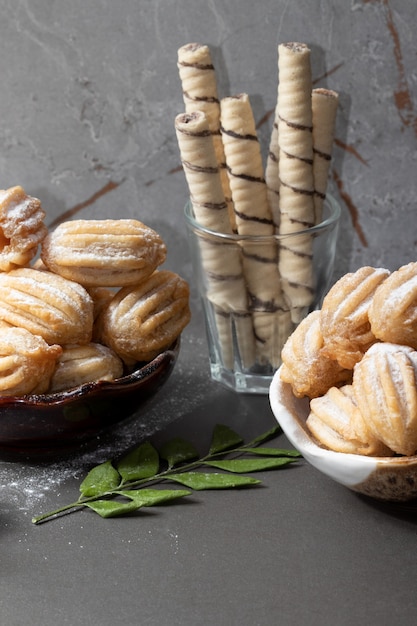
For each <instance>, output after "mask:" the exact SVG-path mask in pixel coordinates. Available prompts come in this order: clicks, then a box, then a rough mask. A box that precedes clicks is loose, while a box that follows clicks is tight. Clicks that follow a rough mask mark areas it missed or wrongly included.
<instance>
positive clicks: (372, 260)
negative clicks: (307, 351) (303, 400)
mask: <svg viewBox="0 0 417 626" xmlns="http://www.w3.org/2000/svg"><path fill="white" fill-rule="evenodd" d="M0 8H1V11H2V13H1V15H2V19H1V20H0V50H1V54H0V72H1V77H2V80H1V86H2V89H1V98H0V119H1V124H0V145H1V150H0V187H2V188H7V187H10V186H12V185H18V184H19V185H22V186H23V187H24V188H25V190H26V191H27V192H28V193H30V194H31V195H34V196H37V197H38V198H40V199H41V201H42V204H43V206H44V208H45V210H46V212H47V223H48V224H53V223H54V222H56V220H59V219H62V218H64V217H73V216H77V217H79V218H92V217H94V218H105V217H130V216H132V217H135V218H138V219H141V220H142V221H144V222H145V223H147V224H149V225H150V226H152V227H154V228H155V229H156V230H158V231H159V232H160V233H161V235H162V236H163V237H164V239H165V240H166V242H167V245H168V258H167V262H166V267H168V268H170V269H173V270H174V271H177V272H178V273H180V274H182V275H183V276H184V277H185V278H187V279H190V281H191V282H192V272H191V269H192V268H191V265H190V261H189V257H188V250H187V245H186V235H185V229H184V224H183V221H182V210H183V206H184V203H185V201H186V198H187V187H186V183H185V179H184V176H183V173H182V170H181V167H180V158H179V152H178V146H177V143H176V138H175V132H174V118H175V115H176V114H177V113H180V112H182V110H183V104H182V95H181V86H180V82H179V78H178V72H177V67H176V57H177V49H178V48H179V47H180V46H181V45H183V44H185V43H188V42H192V41H197V42H201V43H207V44H209V45H210V47H211V49H212V53H213V59H214V63H215V66H216V69H217V72H218V81H219V87H220V92H221V95H222V96H223V95H231V94H234V93H239V92H242V91H245V92H247V93H249V95H250V98H251V103H252V106H253V109H254V113H255V117H256V120H257V122H258V125H259V126H258V128H259V137H260V140H261V142H262V145H263V147H264V149H266V147H267V145H268V141H269V135H270V130H271V123H272V117H271V114H272V111H273V109H274V107H275V102H276V90H277V80H278V76H277V45H278V44H279V43H281V42H285V41H303V42H306V43H308V44H309V45H310V46H311V49H312V64H313V77H314V81H315V85H317V86H326V87H329V88H332V89H335V90H336V91H338V92H339V94H340V109H339V114H338V119H337V131H336V142H335V148H334V153H333V162H332V173H331V178H332V182H333V184H334V186H335V188H336V193H337V195H338V197H339V199H340V201H341V205H342V210H343V218H342V228H341V232H340V236H339V245H338V256H337V265H336V272H335V275H336V276H337V275H338V274H342V273H344V272H346V271H349V270H353V269H356V268H357V267H359V266H361V265H365V264H369V265H379V266H385V267H388V268H390V269H395V268H396V267H398V266H400V265H401V264H404V263H407V262H409V261H411V260H415V252H416V241H417V230H416V220H415V209H416V196H417V177H416V154H417V150H416V147H417V146H416V143H417V73H416V69H415V61H416V50H417V48H416V41H415V25H416V18H415V2H414V0H361V1H360V0H357V1H356V0H351V1H349V2H345V1H342V0H336V1H326V0H325V1H322V0H295V1H289V0H285V1H284V0H260V1H259V2H253V0H228V1H227V2H226V1H225V0H209V1H205V2H202V1H201V0H193V2H190V1H189V0H188V1H187V0H175V1H174V0H152V1H149V0H123V2H122V3H117V2H111V1H110V0H95V1H94V2H92V1H91V0H73V1H72V2H71V3H64V2H59V1H57V0H56V1H51V0H30V1H29V0H17V1H16V0H0ZM192 308H193V320H192V322H191V324H190V326H189V327H188V328H187V329H186V331H185V332H184V335H183V342H182V350H181V356H180V359H179V362H178V364H177V367H176V369H175V371H174V373H173V375H172V377H171V379H170V380H169V382H168V384H167V386H166V387H165V388H164V389H163V390H162V391H161V393H160V395H159V396H158V397H157V398H156V400H155V403H154V404H153V405H152V406H151V407H150V409H149V412H148V413H147V416H146V420H144V421H143V420H139V421H138V422H137V423H134V424H133V425H132V424H129V425H128V426H121V427H119V428H118V429H115V431H114V432H112V433H110V434H106V435H103V436H102V437H101V438H100V439H99V440H98V441H97V442H96V443H97V446H94V447H93V448H92V449H90V450H80V451H79V453H78V454H76V455H74V456H72V457H70V458H66V459H62V460H58V461H56V462H53V463H47V464H38V463H36V464H35V463H32V462H26V463H25V462H20V463H14V462H8V461H0V531H1V536H0V542H1V543H0V545H1V555H2V556H1V563H2V565H1V587H0V621H1V623H3V624H8V625H11V626H22V625H26V624H31V625H32V624H33V625H35V626H38V625H39V626H50V625H51V626H52V625H55V624H68V625H71V626H78V625H80V626H81V625H89V624H103V626H106V625H107V624H118V623H124V624H141V625H145V624H150V625H153V624H159V625H161V626H165V625H167V626H168V624H170V625H172V624H178V625H181V626H188V625H191V624H193V625H194V624H204V625H205V626H212V625H213V626H215V625H216V626H217V625H223V624H224V625H226V624H227V625H228V626H229V625H235V624H236V625H238V624H239V626H254V625H258V626H267V625H268V626H269V625H271V624H275V623H276V624H280V625H286V624H300V625H303V626H304V624H305V625H306V626H307V625H308V626H316V625H317V626H319V625H320V626H321V625H322V624H327V623H332V624H335V626H348V625H350V624H353V623H364V621H365V620H366V622H367V623H369V624H372V625H373V624H380V625H383V624H389V623H393V622H394V621H395V622H396V623H399V624H406V623H411V620H412V619H414V616H415V606H416V600H415V583H414V580H415V558H414V555H415V549H416V526H415V517H414V516H413V515H405V514H402V513H400V512H398V511H396V510H394V509H390V508H388V507H384V506H382V505H377V504H376V503H373V502H369V501H367V500H364V499H362V498H360V497H358V496H356V495H355V494H353V493H352V492H349V491H348V490H346V489H344V488H342V487H340V486H338V485H336V484H334V483H332V482H331V481H330V480H329V479H326V478H325V477H323V476H321V475H319V474H318V473H317V472H316V471H315V470H313V469H312V468H310V467H308V466H306V465H305V464H303V463H301V464H300V466H299V467H297V468H295V467H294V468H291V469H289V470H288V471H287V470H285V471H283V472H282V473H272V474H268V473H264V474H263V475H262V479H263V482H264V487H262V488H260V489H256V490H252V491H251V492H250V493H248V492H247V491H237V492H233V494H232V493H230V492H221V493H212V492H206V493H205V494H204V496H201V497H200V496H199V497H198V498H195V499H194V500H193V502H192V503H190V504H189V505H187V506H179V505H178V506H175V505H174V506H171V507H169V509H168V510H164V511H162V510H156V509H155V511H154V512H151V513H148V514H146V515H145V514H143V515H140V516H133V517H129V518H126V519H117V520H99V519H98V518H96V517H95V516H93V515H90V514H88V513H87V512H82V513H77V514H75V515H73V516H68V517H65V518H62V519H60V520H59V521H54V522H52V523H51V524H47V525H44V526H39V527H35V526H33V525H32V524H31V517H32V516H33V515H36V514H38V513H40V512H42V511H44V510H49V509H51V508H54V507H55V506H56V504H57V502H58V503H60V502H63V503H64V502H69V501H72V500H73V499H74V496H76V495H77V489H78V484H79V480H80V478H81V477H82V476H83V475H84V473H85V471H86V470H87V469H88V468H89V467H91V465H93V464H95V463H98V462H100V461H101V460H106V459H107V458H109V457H112V456H114V455H117V454H118V453H120V452H121V451H123V450H125V449H126V448H127V447H129V446H130V445H132V444H133V443H135V442H137V441H141V440H143V439H144V438H147V437H148V436H154V437H156V439H157V440H163V439H165V438H168V437H169V436H176V435H177V434H181V435H184V436H186V437H189V438H191V439H193V440H194V441H195V443H196V444H197V445H198V446H200V447H204V446H205V445H206V444H207V440H208V437H209V433H210V430H211V427H212V426H213V424H214V423H216V422H218V421H223V422H224V421H227V423H229V424H230V425H231V426H234V427H236V429H237V430H240V431H241V432H242V434H243V435H244V436H250V435H251V434H254V433H257V432H259V429H266V428H268V427H270V426H271V425H272V424H273V423H274V419H273V416H272V413H271V411H270V408H269V404H268V400H267V398H266V397H248V396H237V395H235V394H233V393H232V392H230V391H227V390H224V389H223V388H220V387H219V386H218V385H216V384H215V383H213V382H211V381H210V379H209V373H208V362H207V348H206V344H205V336H204V328H203V322H202V318H201V311H200V307H199V303H198V301H197V297H196V294H195V293H194V290H193V294H192ZM277 443H278V444H279V445H286V442H285V438H283V436H280V437H279V438H278V439H277Z"/></svg>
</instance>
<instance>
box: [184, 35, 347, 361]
mask: <svg viewBox="0 0 417 626" xmlns="http://www.w3.org/2000/svg"><path fill="white" fill-rule="evenodd" d="M178 70H179V76H180V80H181V84H182V91H183V100H184V105H185V112H183V113H181V114H179V115H177V116H176V118H175V130H176V136H177V140H178V145H179V150H180V155H181V162H182V166H183V170H184V173H185V177H186V181H187V184H188V188H189V194H190V200H191V203H192V207H193V211H194V216H195V219H196V221H197V222H198V223H199V224H201V225H202V226H204V227H205V228H207V229H210V230H212V231H215V232H219V233H223V234H237V235H239V236H240V235H243V236H246V235H254V236H258V235H261V236H271V235H287V234H291V233H294V232H298V231H304V230H305V229H308V228H310V227H312V226H314V225H316V224H318V223H320V221H321V219H322V208H323V201H324V199H325V197H326V189H327V181H328V176H329V166H330V160H331V152H332V145H333V139H334V128H335V120H336V111H337V107H338V94H337V93H336V92H335V91H332V90H329V89H323V88H314V89H313V87H312V77H311V58H310V49H309V48H308V46H307V45H306V44H304V43H283V44H280V45H279V46H278V73H279V81H278V89H277V102H276V107H275V113H274V123H273V127H272V132H271V137H270V145H269V151H268V155H267V158H266V163H265V164H264V162H263V157H262V150H261V146H260V142H259V139H258V136H257V132H256V124H255V120H254V115H253V111H252V108H251V103H250V99H249V96H248V94H247V93H239V94H237V95H231V96H230V95H228V96H226V97H223V98H220V97H219V94H218V89H217V80H216V72H215V68H214V66H213V62H212V58H211V52H210V49H209V47H208V46H207V45H204V44H199V43H189V44H187V45H184V46H182V47H181V48H179V50H178ZM270 241H271V243H270V245H265V243H263V244H262V245H261V244H259V245H258V246H254V245H253V244H251V245H250V246H249V243H248V244H247V245H246V244H241V245H240V249H239V247H230V250H227V246H224V247H223V248H222V247H219V246H218V245H215V244H214V243H210V242H209V241H205V242H202V244H201V248H202V249H201V254H202V259H203V263H204V264H205V267H206V270H207V276H208V277H209V281H210V287H209V294H208V297H209V299H210V301H211V303H212V305H213V308H214V310H215V313H216V321H218V324H219V325H221V327H220V328H219V336H221V337H222V341H223V351H224V355H227V358H226V357H225V360H226V361H228V362H229V363H230V364H232V363H233V359H234V357H233V354H232V350H231V348H230V346H231V345H232V337H231V336H232V335H233V336H234V337H236V338H237V342H238V345H239V350H240V353H241V358H242V360H243V362H244V365H245V367H251V366H252V365H253V364H254V363H261V364H264V363H269V364H270V365H271V366H272V367H273V368H276V367H278V366H279V365H280V362H281V360H280V353H281V348H282V346H283V344H284V343H285V340H286V339H287V337H288V336H289V334H290V333H291V332H292V330H293V329H294V327H295V326H296V325H297V324H298V323H299V322H300V320H301V319H303V317H305V315H306V314H307V312H308V310H309V307H310V305H311V303H312V302H313V300H314V292H315V285H314V275H313V267H312V238H311V237H309V236H307V237H300V238H294V239H293V240H292V241H291V243H290V244H289V245H280V246H277V244H276V241H278V239H277V240H275V239H274V238H273V237H272V239H271V240H270ZM230 317H232V318H233V322H234V327H233V328H232V327H231V324H230V319H229V318H230ZM228 320H229V321H228ZM227 324H228V325H229V326H228V328H229V330H228V332H227Z"/></svg>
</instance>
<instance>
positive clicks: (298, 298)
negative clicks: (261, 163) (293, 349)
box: [277, 43, 315, 321]
mask: <svg viewBox="0 0 417 626" xmlns="http://www.w3.org/2000/svg"><path fill="white" fill-rule="evenodd" d="M278 53H279V57H278V67H279V85H278V102H277V108H278V142H279V149H280V150H279V176H280V212H281V215H280V227H279V232H280V234H283V235H284V234H285V235H286V234H290V233H294V232H296V231H300V230H303V229H306V228H309V227H311V226H313V225H314V222H315V219H314V199H313V196H314V180H313V134H312V108H311V91H312V81H311V67H310V50H309V48H308V47H307V46H306V45H305V44H302V43H286V44H280V45H279V47H278ZM279 268H280V272H281V276H282V288H283V290H284V292H285V294H286V295H287V297H288V298H289V300H290V302H291V306H292V308H293V315H294V317H295V321H299V318H300V317H302V316H303V315H304V312H305V308H306V307H308V306H309V305H310V303H311V302H312V300H313V297H314V280H313V272H312V240H311V237H310V236H308V235H307V236H305V237H297V238H296V239H294V240H291V243H289V244H288V245H285V246H282V247H281V250H280V260H279ZM297 309H301V311H300V315H299V316H298V315H297Z"/></svg>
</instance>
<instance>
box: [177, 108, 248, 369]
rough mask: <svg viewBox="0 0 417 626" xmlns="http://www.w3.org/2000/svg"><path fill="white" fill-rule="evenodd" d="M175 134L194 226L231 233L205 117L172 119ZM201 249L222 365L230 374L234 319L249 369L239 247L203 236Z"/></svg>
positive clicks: (245, 295)
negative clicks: (198, 225) (196, 224)
mask: <svg viewBox="0 0 417 626" xmlns="http://www.w3.org/2000/svg"><path fill="white" fill-rule="evenodd" d="M175 130H176V135H177V140H178V145H179V149H180V154H181V162H182V165H183V169H184V173H185V177H186V180H187V183H188V188H189V192H190V198H191V202H192V205H193V209H194V214H195V217H196V220H197V222H198V223H199V224H201V225H202V226H204V227H205V228H208V229H210V230H211V231H214V232H216V233H223V234H232V228H231V225H230V221H229V218H228V212H227V205H226V202H225V198H224V194H223V188H222V184H221V180H220V173H219V167H218V164H217V159H216V154H215V149H214V145H213V139H212V135H211V133H210V130H209V124H208V120H207V117H206V115H205V114H204V113H203V112H202V111H195V112H194V113H183V114H179V115H177V116H176V118H175ZM199 244H200V254H201V257H202V264H203V266H204V268H205V270H206V278H207V281H208V294H207V297H208V300H209V301H210V302H211V303H212V305H213V308H214V312H215V323H216V326H217V329H218V333H219V337H220V342H221V347H222V353H223V361H224V363H225V365H226V367H229V368H230V369H232V364H233V357H234V350H233V327H232V322H231V315H232V314H233V319H234V320H235V326H236V336H237V341H238V345H239V353H240V355H241V358H242V361H243V364H244V366H245V367H250V365H252V364H253V362H254V360H255V341H254V332H253V325H252V318H251V314H250V312H249V310H248V293H247V289H246V284H245V280H244V276H243V271H242V260H241V251H240V248H239V246H238V245H237V244H235V243H228V240H224V241H219V240H218V239H215V238H213V237H209V236H208V237H205V238H203V237H201V238H200V240H199Z"/></svg>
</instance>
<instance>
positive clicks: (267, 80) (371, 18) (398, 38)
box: [0, 0, 417, 277]
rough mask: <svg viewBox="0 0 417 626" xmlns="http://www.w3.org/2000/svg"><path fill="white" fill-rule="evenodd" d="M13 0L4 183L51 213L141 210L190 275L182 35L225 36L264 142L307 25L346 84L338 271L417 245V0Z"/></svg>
mask: <svg viewBox="0 0 417 626" xmlns="http://www.w3.org/2000/svg"><path fill="white" fill-rule="evenodd" d="M0 6H1V9H2V13H1V15H2V19H1V20H0V49H1V54H0V71H1V97H0V119H1V124H0V144H1V150H0V179H1V180H0V187H3V188H6V187H10V186H12V185H16V184H20V185H22V186H23V187H24V188H25V190H26V191H27V192H28V193H30V194H31V195H35V196H37V197H39V198H40V199H41V201H42V204H43V206H44V208H45V210H46V211H47V216H48V217H47V222H48V224H52V223H53V222H54V220H56V219H57V218H59V216H61V217H62V216H69V217H70V216H77V217H79V218H81V217H82V218H91V217H94V218H104V217H130V216H133V217H137V218H138V219H141V220H142V221H144V222H146V223H148V224H149V225H150V226H152V227H155V228H156V229H158V230H159V231H160V233H161V235H162V236H164V237H165V238H166V239H167V242H168V244H169V253H168V260H167V263H166V265H167V266H170V265H171V267H172V268H173V269H175V270H177V271H180V272H182V273H183V274H185V275H186V276H187V277H188V276H189V272H190V268H189V262H188V256H187V251H186V246H185V245H183V244H184V240H185V231H184V229H183V223H182V209H183V205H184V202H185V200H186V197H187V186H186V183H185V178H184V175H183V172H182V170H181V167H180V159H179V151H178V145H177V142H176V138H175V132H174V118H175V115H176V114H177V113H180V112H182V110H183V103H182V95H181V86H180V82H179V76H178V71H177V66H176V60H177V49H178V48H179V47H180V46H181V45H183V44H185V43H189V42H192V41H196V42H200V43H206V44H208V45H209V46H210V47H211V50H212V55H213V59H214V63H215V66H216V69H217V74H218V82H219V90H220V95H221V96H226V95H231V94H233V93H239V92H243V91H245V92H247V93H248V94H249V96H250V99H251V103H252V106H253V109H254V113H255V118H256V120H257V122H258V124H259V137H260V140H261V142H262V145H263V147H264V149H265V150H266V147H267V145H268V141H269V135H270V131H271V123H272V117H271V113H272V111H273V109H274V107H275V102H276V92H277V84H278V75H277V73H278V72H277V45H278V44H279V43H282V42H285V41H302V42H305V43H308V44H309V45H310V47H311V50H312V65H313V79H314V83H315V86H326V87H329V88H332V89H335V90H336V91H338V92H339V94H340V108H339V112H338V119H337V132H336V142H335V148H334V155H333V164H332V178H333V182H334V183H335V185H336V189H337V192H338V194H339V197H340V199H341V203H342V207H343V219H342V228H341V233H340V238H339V249H338V259H337V268H336V272H337V273H339V274H340V273H342V272H345V271H349V270H353V269H356V268H357V267H359V266H361V265H364V264H372V265H380V266H385V267H389V268H390V269H395V268H396V267H397V266H399V265H401V264H403V263H406V262H409V261H410V260H415V252H416V241H417V229H416V220H415V213H416V196H417V182H416V181H417V177H416V160H417V157H416V155H417V151H416V147H417V70H416V67H417V64H416V60H417V58H416V56H417V44H416V39H415V26H416V18H415V7H416V5H415V1H414V0H349V1H347V0H343V1H342V0H327V1H326V0H258V1H257V2H254V1H253V0H227V1H226V0H204V1H202V0H123V1H122V2H114V1H112V0H94V1H92V0H72V1H71V2H63V1H62V0H61V1H59V0H1V2H0ZM174 248H175V254H174V255H173V251H174ZM170 251H171V255H170ZM173 266H175V267H173Z"/></svg>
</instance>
